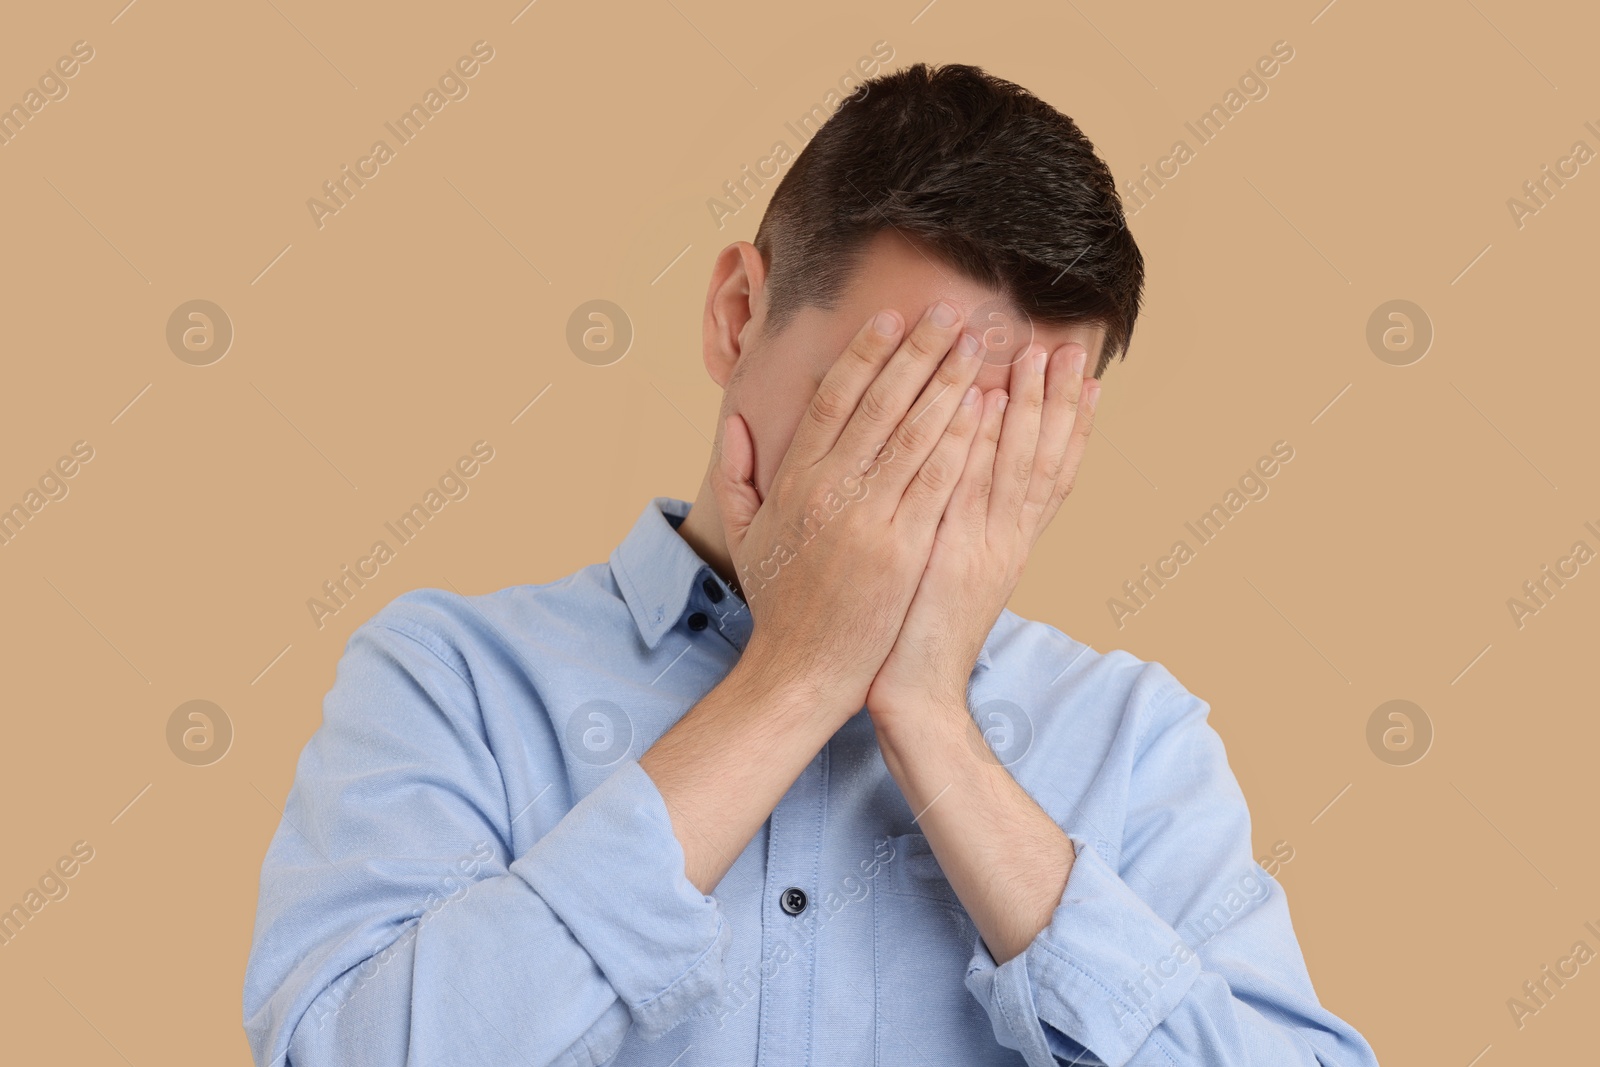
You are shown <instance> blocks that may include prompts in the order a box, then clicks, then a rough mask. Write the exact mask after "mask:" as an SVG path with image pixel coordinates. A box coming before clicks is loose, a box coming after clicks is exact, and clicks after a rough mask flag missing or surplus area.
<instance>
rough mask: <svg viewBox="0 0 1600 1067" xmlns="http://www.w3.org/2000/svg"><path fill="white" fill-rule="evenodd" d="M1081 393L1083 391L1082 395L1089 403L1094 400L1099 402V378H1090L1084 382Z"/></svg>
mask: <svg viewBox="0 0 1600 1067" xmlns="http://www.w3.org/2000/svg"><path fill="white" fill-rule="evenodd" d="M1083 391H1084V394H1085V395H1086V396H1087V397H1088V401H1089V403H1091V404H1093V403H1094V402H1095V401H1096V400H1099V399H1100V379H1099V378H1090V379H1088V380H1087V381H1085V382H1084V383H1083Z"/></svg>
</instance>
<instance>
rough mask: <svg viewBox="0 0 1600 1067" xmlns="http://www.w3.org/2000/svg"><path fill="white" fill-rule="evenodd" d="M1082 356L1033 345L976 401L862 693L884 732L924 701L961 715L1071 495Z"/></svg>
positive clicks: (1083, 389)
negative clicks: (932, 524)
mask: <svg viewBox="0 0 1600 1067" xmlns="http://www.w3.org/2000/svg"><path fill="white" fill-rule="evenodd" d="M1087 359H1088V352H1087V350H1086V349H1085V348H1084V346H1083V345H1081V344H1079V343H1078V342H1075V341H1073V342H1068V343H1066V344H1063V345H1061V346H1059V347H1058V348H1056V349H1055V351H1054V352H1053V353H1052V352H1050V351H1048V350H1047V349H1045V348H1044V347H1043V346H1042V345H1037V344H1035V345H1030V346H1029V347H1028V349H1027V350H1026V351H1025V352H1024V354H1023V355H1022V357H1021V358H1019V359H1018V360H1017V361H1016V362H1015V363H1013V364H1012V366H1011V379H1010V388H1009V389H1008V390H1006V389H992V390H990V391H989V392H988V393H987V394H985V395H984V397H983V411H982V415H981V419H982V421H981V423H980V424H979V428H978V433H977V436H976V437H975V438H974V440H973V443H972V447H971V450H970V452H969V453H968V456H967V463H966V466H965V468H964V469H963V471H962V475H961V480H960V482H959V483H958V484H957V486H956V489H955V492H954V494H953V496H952V497H951V499H950V503H949V504H948V506H947V507H946V508H945V513H944V517H943V519H942V520H941V521H940V523H939V528H938V532H937V534H936V537H935V541H934V547H933V554H932V556H931V557H930V558H929V560H928V566H927V569H926V570H925V571H924V573H923V575H922V579H921V582H920V584H919V585H918V587H917V591H916V594H915V596H914V597H913V599H912V602H911V607H910V609H909V610H908V612H907V614H906V619H905V624H904V625H903V626H902V627H901V630H900V636H899V638H898V639H897V640H896V642H895V645H894V648H893V650H892V651H891V652H890V653H889V658H888V659H887V660H885V661H884V664H883V666H882V667H881V668H880V669H879V670H878V674H877V676H876V678H875V679H874V680H873V683H872V687H871V689H870V690H869V691H868V694H867V709H868V711H869V712H870V713H871V714H872V717H873V721H874V722H875V723H877V724H878V725H879V726H880V728H881V727H883V726H884V725H886V724H887V722H888V720H890V719H891V718H893V717H903V716H911V717H916V716H919V715H922V714H927V713H929V711H930V709H942V710H949V711H951V712H956V711H959V712H960V713H962V714H965V713H966V706H967V705H966V692H967V682H968V680H969V679H970V678H971V675H972V669H973V666H974V664H975V663H976V662H977V658H978V653H979V652H980V651H981V650H982V648H983V643H984V640H985V639H986V638H987V637H988V635H989V631H990V629H991V628H992V627H993V626H994V624H995V621H996V620H997V619H998V618H999V617H1000V612H1001V611H1002V610H1004V608H1005V606H1006V603H1007V602H1008V601H1009V600H1010V599H1011V593H1012V591H1013V590H1014V589H1015V588H1016V585H1017V581H1018V580H1019V579H1020V578H1021V576H1022V569H1023V566H1024V565H1025V564H1026V563H1027V559H1028V555H1029V553H1030V552H1031V551H1032V549H1033V546H1034V543H1035V542H1036V541H1037V540H1038V539H1039V535H1040V533H1042V532H1043V530H1044V528H1045V526H1046V525H1048V524H1049V522H1050V520H1051V519H1052V518H1054V517H1055V514H1056V511H1057V510H1058V509H1059V508H1060V507H1061V502H1062V501H1063V500H1065V499H1066V497H1067V494H1068V493H1070V492H1071V491H1072V486H1073V482H1074V481H1075V480H1076V478H1077V473H1078V464H1079V463H1080V462H1081V461H1082V459H1083V453H1084V449H1085V447H1086V445H1087V443H1088V440H1089V432H1090V429H1091V428H1092V426H1093V424H1094V409H1095V404H1096V401H1097V400H1098V399H1099V393H1100V382H1099V381H1098V380H1097V379H1094V378H1088V379H1085V378H1084V376H1083V372H1084V367H1085V364H1086V361H1087Z"/></svg>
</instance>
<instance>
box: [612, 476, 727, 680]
mask: <svg viewBox="0 0 1600 1067" xmlns="http://www.w3.org/2000/svg"><path fill="white" fill-rule="evenodd" d="M687 514H689V504H688V502H687V501H684V500H678V499H676V498H675V497H670V496H658V497H656V498H655V499H654V500H652V501H650V503H649V504H647V505H646V506H645V509H644V510H643V511H642V512H640V513H639V517H638V519H636V520H634V523H633V529H631V530H629V531H628V536H626V537H624V538H623V539H622V542H621V543H620V544H618V545H617V547H616V549H615V550H614V551H613V552H612V553H611V573H612V574H613V575H615V576H616V579H617V586H618V588H620V589H621V590H622V598H623V600H625V601H626V602H627V604H628V610H629V611H630V612H632V613H633V621H634V623H635V624H636V625H637V626H638V627H639V635H640V636H641V637H643V638H644V643H645V644H646V645H647V646H649V647H650V648H655V647H656V645H657V644H658V643H660V641H661V637H662V635H663V634H665V633H666V632H667V631H668V630H670V629H672V627H673V626H675V625H677V622H678V618H679V616H681V615H682V614H683V611H684V608H685V607H687V606H688V603H689V594H690V592H691V591H692V590H693V589H694V582H695V579H696V578H697V577H698V576H699V574H700V572H701V571H703V570H706V569H707V566H706V562H705V560H703V559H701V558H700V557H699V556H698V555H697V554H696V553H695V550H694V549H692V548H690V547H689V542H687V541H685V540H684V539H683V538H682V537H680V536H679V535H678V529H677V524H678V523H679V522H681V521H683V517H684V516H685V515H687Z"/></svg>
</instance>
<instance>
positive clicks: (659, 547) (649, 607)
mask: <svg viewBox="0 0 1600 1067" xmlns="http://www.w3.org/2000/svg"><path fill="white" fill-rule="evenodd" d="M688 514H689V503H688V501H686V500H679V499H677V498H676V497H670V496H658V497H656V498H655V499H654V500H652V501H650V503H649V504H647V505H645V508H644V510H643V511H641V512H640V513H639V517H638V518H637V519H635V520H634V523H633V529H631V530H629V531H628V536H626V537H624V538H623V539H622V541H621V543H620V544H618V545H617V547H616V548H615V549H614V550H613V551H612V553H611V573H612V574H613V575H615V576H616V579H617V587H618V588H619V589H621V590H622V598H623V600H624V601H626V602H627V605H628V610H629V611H630V612H632V613H633V621H634V623H635V625H637V626H638V627H639V636H640V637H643V638H644V643H645V645H646V647H648V648H651V649H654V648H655V647H656V645H658V644H660V642H661V638H662V636H663V635H664V634H665V633H666V632H667V631H668V630H670V629H672V628H673V627H674V626H676V625H677V623H678V619H679V618H680V617H681V616H682V615H683V612H684V609H685V608H686V607H688V604H689V597H690V595H691V594H692V593H693V591H694V585H695V582H696V580H697V579H698V578H699V577H700V575H701V573H702V572H708V571H709V570H710V566H709V565H708V564H707V563H706V561H705V560H703V559H701V558H700V556H699V555H698V554H697V553H696V552H695V550H694V549H692V548H690V547H689V542H687V541H685V540H684V539H683V538H682V537H681V536H679V534H678V523H679V522H682V521H683V518H684V516H685V515H688ZM993 636H994V632H993V630H991V631H990V634H989V637H987V638H985V639H984V642H983V648H982V649H980V650H979V652H978V663H977V665H978V666H979V667H981V668H983V669H985V670H987V669H989V667H990V666H991V661H990V658H989V641H990V640H992V639H993Z"/></svg>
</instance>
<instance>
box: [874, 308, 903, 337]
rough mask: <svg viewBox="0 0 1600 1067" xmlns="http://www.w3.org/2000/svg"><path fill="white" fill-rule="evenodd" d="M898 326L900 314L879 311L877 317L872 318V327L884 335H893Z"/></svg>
mask: <svg viewBox="0 0 1600 1067" xmlns="http://www.w3.org/2000/svg"><path fill="white" fill-rule="evenodd" d="M899 327H900V316H899V315H896V314H895V313H894V312H892V311H880V312H878V317H877V318H875V319H873V320H872V328H873V329H874V330H876V331H878V333H879V334H880V335H881V336H884V337H890V336H893V334H894V332H895V330H897V329H899Z"/></svg>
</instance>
